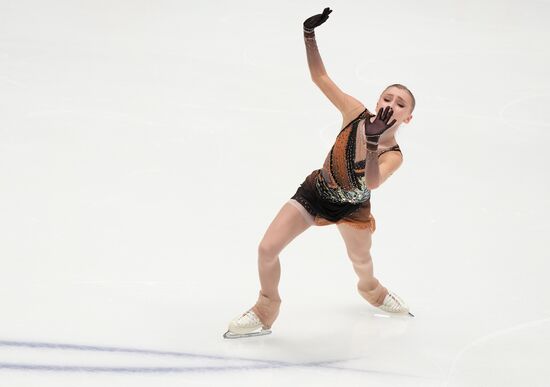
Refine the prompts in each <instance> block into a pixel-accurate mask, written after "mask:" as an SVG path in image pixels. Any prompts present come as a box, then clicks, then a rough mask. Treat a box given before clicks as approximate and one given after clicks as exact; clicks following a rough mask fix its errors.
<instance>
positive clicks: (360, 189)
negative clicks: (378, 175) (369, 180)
mask: <svg viewBox="0 0 550 387" xmlns="http://www.w3.org/2000/svg"><path fill="white" fill-rule="evenodd" d="M370 117H372V114H370V113H369V111H368V110H367V109H365V110H364V111H363V112H362V113H361V114H360V115H359V116H358V117H356V118H355V119H354V120H353V121H351V122H350V123H349V124H348V125H347V126H346V127H344V128H343V129H342V130H341V131H340V133H339V134H338V136H337V137H336V141H335V142H334V145H333V146H332V148H331V150H330V152H329V153H328V155H327V157H326V159H325V162H324V164H323V168H322V169H321V171H320V172H321V173H319V175H318V177H317V180H316V182H315V186H316V188H317V192H318V193H319V195H320V196H321V197H322V198H323V199H326V200H328V201H331V202H336V203H342V202H347V203H362V202H365V201H367V200H369V198H370V190H369V189H368V188H367V185H366V181H365V163H366V161H365V160H366V156H367V143H366V141H367V139H366V137H365V130H364V128H365V119H367V118H370Z"/></svg>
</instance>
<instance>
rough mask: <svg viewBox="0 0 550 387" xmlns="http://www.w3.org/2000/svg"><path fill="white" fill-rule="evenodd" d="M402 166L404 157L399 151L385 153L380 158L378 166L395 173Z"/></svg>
mask: <svg viewBox="0 0 550 387" xmlns="http://www.w3.org/2000/svg"><path fill="white" fill-rule="evenodd" d="M401 164H403V155H402V154H401V152H399V151H390V152H385V153H384V154H382V155H380V157H379V158H378V165H379V166H380V167H381V168H382V166H384V168H385V169H388V170H391V171H395V170H396V169H397V168H399V167H400V166H401Z"/></svg>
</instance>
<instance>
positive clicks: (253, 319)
mask: <svg viewBox="0 0 550 387" xmlns="http://www.w3.org/2000/svg"><path fill="white" fill-rule="evenodd" d="M270 333H271V329H267V328H265V327H264V326H263V324H262V322H261V321H260V319H259V318H258V316H256V313H254V312H253V311H252V310H249V311H248V312H246V313H244V314H242V315H239V316H237V317H235V318H234V319H233V320H231V322H230V323H229V330H228V331H227V332H225V333H224V335H223V337H224V338H226V339H240V338H242V337H254V336H263V335H269V334H270Z"/></svg>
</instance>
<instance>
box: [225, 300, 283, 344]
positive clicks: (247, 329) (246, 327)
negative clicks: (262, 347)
mask: <svg viewBox="0 0 550 387" xmlns="http://www.w3.org/2000/svg"><path fill="white" fill-rule="evenodd" d="M280 305H281V300H272V299H269V298H268V297H267V296H265V295H264V294H262V292H261V291H260V293H259V296H258V301H257V302H256V305H255V307H256V308H257V309H255V310H256V311H257V313H258V314H259V315H261V316H265V319H264V322H262V321H261V320H260V318H259V317H258V314H256V313H255V312H254V311H253V310H252V309H254V308H251V309H249V310H248V312H245V313H243V314H241V315H239V316H237V317H235V318H234V319H233V320H231V322H230V323H229V330H228V331H227V332H225V334H224V335H223V337H224V338H226V339H239V338H241V337H253V336H263V335H269V334H270V333H271V325H272V324H273V322H274V321H275V319H276V318H277V316H278V315H279V307H280Z"/></svg>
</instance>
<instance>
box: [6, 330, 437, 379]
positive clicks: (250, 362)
mask: <svg viewBox="0 0 550 387" xmlns="http://www.w3.org/2000/svg"><path fill="white" fill-rule="evenodd" d="M60 352H61V353H62V354H63V353H66V354H67V358H66V360H65V363H70V364H59V363H61V361H60V359H61V356H60V355H59V353H60ZM6 353H8V354H9V358H10V359H21V358H25V357H26V358H32V359H37V358H39V357H40V356H42V357H44V356H46V357H47V358H48V359H50V360H48V363H45V362H41V363H38V362H18V361H13V362H6V361H2V360H0V372H1V371H2V370H15V371H30V372H55V373H72V372H80V373H82V372H84V373H107V374H168V373H182V374H183V373H207V372H231V371H256V370H261V369H285V368H317V369H319V368H321V369H330V370H339V371H348V372H354V373H365V374H379V375H386V376H393V377H403V378H415V379H419V380H428V379H429V380H435V379H433V378H427V377H424V376H419V375H412V374H406V373H398V372H387V371H380V370H376V369H365V368H351V367H345V366H339V365H337V364H338V363H344V362H347V361H352V360H361V359H362V357H358V358H356V359H351V358H350V359H337V360H327V361H315V362H306V363H291V362H281V361H271V360H261V359H247V358H239V357H235V358H231V357H227V356H215V355H202V354H195V353H186V352H174V351H159V350H148V349H138V348H124V347H108V346H92V345H78V344H64V343H46V342H30V341H29V342H25V341H7V340H0V359H2V357H3V355H4V356H5V354H6ZM98 353H103V354H105V355H106V357H109V355H110V356H111V357H110V358H108V359H107V361H109V363H110V365H105V366H103V365H97V364H98V363H100V362H101V360H98V359H97V354H98ZM90 355H93V356H94V358H93V359H90V358H89V356H90ZM121 355H122V356H126V357H127V358H128V360H130V361H132V362H133V363H134V364H136V363H138V364H143V363H144V362H148V363H156V364H158V363H159V359H160V362H162V363H165V362H171V363H172V364H173V365H154V366H143V365H139V366H127V365H120V366H118V365H116V364H117V363H121V357H120V356H121ZM86 356H88V359H87V363H88V365H85V364H82V363H85V362H86V361H84V360H79V359H84V358H85V357H86ZM117 356H118V357H117ZM69 359H70V360H69ZM122 360H123V361H128V360H125V359H122ZM103 361H104V362H105V361H106V360H103ZM182 361H185V362H186V363H187V365H185V366H181V365H179V364H181V362H182ZM208 362H210V363H211V365H207V363H208ZM53 363H58V364H53ZM189 363H191V365H189ZM216 363H223V364H221V365H219V364H216Z"/></svg>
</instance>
